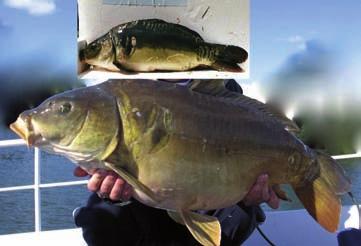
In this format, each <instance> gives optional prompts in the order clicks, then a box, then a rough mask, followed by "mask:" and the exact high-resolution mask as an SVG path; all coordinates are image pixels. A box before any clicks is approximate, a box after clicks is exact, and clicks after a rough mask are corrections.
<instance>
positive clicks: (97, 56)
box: [80, 33, 115, 68]
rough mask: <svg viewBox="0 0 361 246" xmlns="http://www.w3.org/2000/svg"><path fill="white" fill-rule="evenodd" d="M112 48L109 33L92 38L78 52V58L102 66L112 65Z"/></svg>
mask: <svg viewBox="0 0 361 246" xmlns="http://www.w3.org/2000/svg"><path fill="white" fill-rule="evenodd" d="M114 57H115V54H114V50H113V42H112V37H111V34H110V33H109V34H105V35H103V36H102V37H100V38H98V39H96V40H94V41H93V42H91V43H90V44H89V45H88V46H86V47H85V48H84V49H83V50H81V52H80V60H82V61H85V62H86V63H87V64H89V65H93V66H98V67H102V68H109V67H113V62H114Z"/></svg>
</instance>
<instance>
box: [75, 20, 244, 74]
mask: <svg viewBox="0 0 361 246" xmlns="http://www.w3.org/2000/svg"><path fill="white" fill-rule="evenodd" d="M247 58H248V52H247V51H246V50H244V49H243V48H240V47H237V46H233V45H221V44H211V43H207V42H205V41H203V39H202V37H201V36H200V35H199V34H198V33H196V32H195V31H193V30H190V29H188V28H187V27H185V26H182V25H179V24H173V23H168V22H165V21H163V20H158V19H146V20H138V21H132V22H128V23H124V24H121V25H118V26H116V27H114V28H112V29H111V30H110V31H109V32H108V33H106V34H105V35H103V36H101V37H100V38H98V39H96V40H95V41H93V42H92V43H90V44H89V45H88V46H87V47H86V48H85V49H83V50H81V51H80V60H83V61H85V62H86V63H88V64H89V65H94V66H97V67H100V68H104V69H107V70H111V71H128V72H129V71H131V72H151V71H186V70H191V69H195V68H206V67H207V68H212V69H215V70H219V71H231V72H242V71H243V70H242V68H241V67H239V66H238V64H239V63H243V62H244V61H246V60H247Z"/></svg>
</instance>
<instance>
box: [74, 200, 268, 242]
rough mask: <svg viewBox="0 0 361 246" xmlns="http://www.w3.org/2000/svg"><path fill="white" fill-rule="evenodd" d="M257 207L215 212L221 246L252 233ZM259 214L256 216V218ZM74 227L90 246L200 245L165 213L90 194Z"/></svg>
mask: <svg viewBox="0 0 361 246" xmlns="http://www.w3.org/2000/svg"><path fill="white" fill-rule="evenodd" d="M262 213H263V212H262V210H260V208H258V207H248V208H244V209H242V208H241V207H240V206H236V205H235V206H232V207H229V208H225V209H220V210H216V211H215V212H213V213H210V215H213V216H216V217H217V218H218V219H219V221H220V223H221V228H222V237H221V238H222V241H221V245H222V246H223V245H240V244H241V243H242V242H243V241H244V240H245V239H247V238H248V236H249V235H250V234H251V233H252V232H253V230H254V229H255V226H256V224H257V223H259V221H257V217H259V215H261V216H262ZM258 214H259V215H258ZM74 219H75V224H76V225H77V226H79V227H82V229H83V237H84V239H85V241H86V242H87V244H88V245H90V246H103V245H105V246H113V245H114V246H115V245H117V246H118V245H126V246H131V245H137V246H138V245H144V246H156V245H164V246H166V245H172V246H176V245H179V246H180V245H182V246H193V245H200V244H199V243H198V242H197V241H196V240H195V239H194V238H193V236H192V234H191V233H190V232H189V231H188V229H187V227H185V226H184V225H180V224H178V223H176V222H174V221H173V220H172V219H171V218H170V217H169V216H168V214H167V212H166V211H165V210H161V209H156V208H151V207H148V206H145V205H143V204H141V203H139V202H137V201H132V203H130V204H128V205H125V206H119V205H115V204H113V203H111V202H109V201H104V200H102V199H100V198H99V197H98V196H97V195H96V194H93V195H92V196H91V197H90V198H89V201H88V204H87V206H85V207H82V208H79V209H77V210H76V211H75V214H74Z"/></svg>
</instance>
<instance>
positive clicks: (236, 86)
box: [225, 79, 243, 94]
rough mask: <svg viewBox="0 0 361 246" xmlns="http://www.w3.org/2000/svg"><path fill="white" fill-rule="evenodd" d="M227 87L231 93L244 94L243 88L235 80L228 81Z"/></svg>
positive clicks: (226, 82)
mask: <svg viewBox="0 0 361 246" xmlns="http://www.w3.org/2000/svg"><path fill="white" fill-rule="evenodd" d="M225 87H226V88H227V89H228V90H230V91H233V92H238V93H239V94H243V90H242V87H241V86H240V85H239V84H238V83H237V82H236V81H235V80H234V79H228V80H226V81H225Z"/></svg>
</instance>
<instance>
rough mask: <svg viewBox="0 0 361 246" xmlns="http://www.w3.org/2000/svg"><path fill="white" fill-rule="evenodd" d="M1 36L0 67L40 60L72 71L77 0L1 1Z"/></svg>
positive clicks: (51, 65)
mask: <svg viewBox="0 0 361 246" xmlns="http://www.w3.org/2000/svg"><path fill="white" fill-rule="evenodd" d="M22 2H23V4H21V3H22ZM31 2H34V3H33V4H31ZM29 3H30V4H29ZM49 4H50V5H49ZM49 6H50V7H49ZM52 6H53V7H52ZM4 30H6V32H5V31H4ZM0 35H1V40H0V45H1V46H0V49H1V56H0V70H1V68H3V69H4V68H8V67H9V68H11V67H13V66H14V63H15V66H17V67H18V66H25V67H26V65H30V64H29V63H36V62H40V63H42V65H45V67H44V68H48V69H51V70H54V69H62V68H64V69H65V68H67V69H68V71H69V73H70V72H75V67H74V66H75V60H76V1H69V0H67V1H63V0H57V1H51V0H40V1H39V0H38V1H34V0H31V1H29V0H26V1H24V0H3V1H1V2H0ZM71 67H74V68H73V69H71ZM19 69H21V68H19Z"/></svg>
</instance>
